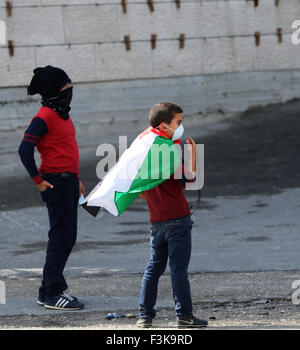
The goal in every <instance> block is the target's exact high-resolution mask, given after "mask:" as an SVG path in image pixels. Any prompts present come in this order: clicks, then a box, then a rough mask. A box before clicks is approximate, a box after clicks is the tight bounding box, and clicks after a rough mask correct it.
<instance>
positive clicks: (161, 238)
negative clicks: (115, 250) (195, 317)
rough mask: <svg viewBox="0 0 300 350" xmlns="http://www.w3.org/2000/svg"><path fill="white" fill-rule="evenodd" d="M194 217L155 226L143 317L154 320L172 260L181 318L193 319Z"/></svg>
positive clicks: (142, 300)
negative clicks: (161, 282)
mask: <svg viewBox="0 0 300 350" xmlns="http://www.w3.org/2000/svg"><path fill="white" fill-rule="evenodd" d="M192 224H193V221H192V220H191V218H190V216H189V215H187V216H183V217H181V218H177V219H172V220H167V221H162V222H157V223H152V226H151V238H150V246H151V257H150V260H149V262H148V265H147V267H146V270H145V273H144V276H143V280H142V286H141V293H140V317H142V318H154V317H155V309H154V306H155V303H156V299H157V288H158V280H159V277H160V276H161V275H162V274H163V273H164V271H165V269H166V266H167V261H168V258H169V266H170V272H171V280H172V289H173V299H174V302H175V311H176V315H177V316H192V298H191V291H190V284H189V280H188V273H187V270H188V265H189V261H190V256H191V229H192Z"/></svg>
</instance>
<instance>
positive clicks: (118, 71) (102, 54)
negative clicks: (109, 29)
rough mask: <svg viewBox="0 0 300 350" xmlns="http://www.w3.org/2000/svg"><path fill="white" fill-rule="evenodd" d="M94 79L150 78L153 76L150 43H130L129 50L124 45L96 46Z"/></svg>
mask: <svg viewBox="0 0 300 350" xmlns="http://www.w3.org/2000/svg"><path fill="white" fill-rule="evenodd" d="M95 53H96V74H97V75H96V78H97V79H98V80H122V79H137V78H148V77H149V78H150V77H152V75H153V70H152V59H151V47H150V43H147V42H146V43H144V42H132V43H131V50H129V51H127V50H126V48H125V44H123V43H116V44H108V43H107V44H101V45H96V47H95Z"/></svg>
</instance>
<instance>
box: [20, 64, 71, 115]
mask: <svg viewBox="0 0 300 350" xmlns="http://www.w3.org/2000/svg"><path fill="white" fill-rule="evenodd" d="M33 73H34V76H33V78H32V80H31V82H30V85H29V86H28V88H27V94H28V95H35V94H40V95H41V96H42V105H43V106H46V107H49V108H51V109H53V110H54V111H55V112H56V113H58V114H59V115H60V116H61V117H62V118H63V119H65V120H67V119H68V118H69V112H70V110H71V107H70V103H71V100H72V96H73V87H70V88H67V89H65V90H63V91H60V90H61V88H63V87H64V86H65V85H66V84H67V83H71V79H70V78H69V77H68V75H67V73H66V72H65V71H64V70H62V69H60V68H57V67H52V66H46V67H38V68H35V69H34V70H33Z"/></svg>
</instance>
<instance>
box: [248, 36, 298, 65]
mask: <svg viewBox="0 0 300 350" xmlns="http://www.w3.org/2000/svg"><path fill="white" fill-rule="evenodd" d="M282 40H283V41H282V43H278V40H277V36H275V35H269V36H264V37H262V38H261V45H260V46H259V47H256V50H255V55H256V58H255V69H257V70H270V69H299V68H300V61H299V52H300V51H299V50H300V46H299V45H294V44H292V42H291V36H290V34H286V35H283V38H282Z"/></svg>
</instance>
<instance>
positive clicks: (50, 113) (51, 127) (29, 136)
mask: <svg viewBox="0 0 300 350" xmlns="http://www.w3.org/2000/svg"><path fill="white" fill-rule="evenodd" d="M33 73H34V76H33V78H32V80H31V82H30V85H29V86H28V88H27V93H28V95H35V94H40V95H41V96H42V101H41V102H42V107H41V108H40V110H39V111H38V113H37V114H36V115H35V117H34V118H33V119H32V120H31V123H30V125H29V126H28V128H27V130H26V131H25V134H24V138H23V140H22V142H21V144H20V147H19V155H20V158H21V161H22V163H23V165H24V166H25V168H26V170H27V171H28V173H29V175H30V176H31V178H32V180H33V182H34V183H35V184H36V186H37V187H38V189H39V190H40V193H41V197H42V199H43V201H44V202H45V203H46V205H47V208H48V214H49V222H50V230H49V233H48V238H49V240H48V246H47V253H46V261H45V265H44V269H43V280H42V284H41V287H40V288H39V294H38V300H37V302H38V304H39V305H43V306H45V307H46V308H48V309H63V310H79V309H81V308H82V307H83V304H82V303H80V302H79V301H78V299H77V298H75V297H73V296H71V295H69V294H68V293H67V292H66V290H67V288H68V286H67V283H66V280H65V278H64V275H63V270H64V267H65V264H66V262H67V260H68V257H69V255H70V253H71V250H72V248H73V246H74V244H75V242H76V236H77V208H78V199H79V196H80V193H82V194H84V192H85V190H84V187H83V185H82V183H81V181H80V179H79V152H78V146H77V142H76V138H75V129H74V125H73V122H72V120H71V118H70V116H69V112H70V110H71V107H70V103H71V100H72V93H73V87H72V85H71V79H70V78H69V77H68V75H67V74H66V73H65V72H64V71H63V70H62V69H60V68H57V67H52V66H46V67H38V68H36V69H34V71H33ZM35 146H36V147H37V150H38V152H39V153H40V156H41V166H40V168H39V169H37V167H36V163H35V160H34V147H35Z"/></svg>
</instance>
